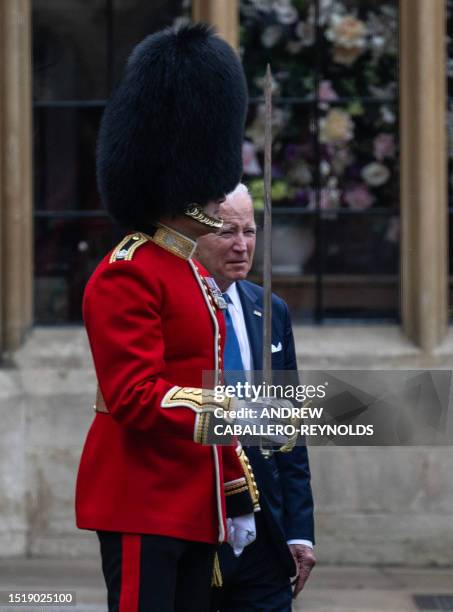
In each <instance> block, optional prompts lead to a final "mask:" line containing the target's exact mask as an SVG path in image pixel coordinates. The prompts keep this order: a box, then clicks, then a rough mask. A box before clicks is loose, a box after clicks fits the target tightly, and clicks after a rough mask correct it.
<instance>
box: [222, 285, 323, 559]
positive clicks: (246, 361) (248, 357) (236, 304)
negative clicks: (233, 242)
mask: <svg viewBox="0 0 453 612" xmlns="http://www.w3.org/2000/svg"><path fill="white" fill-rule="evenodd" d="M226 293H228V295H229V297H230V299H231V303H228V312H229V313H230V316H231V321H232V323H233V327H234V331H235V332H236V336H237V339H238V342H239V349H240V351H241V359H242V365H243V366H244V370H245V372H246V378H247V379H249V378H250V374H249V372H250V371H251V370H253V363H252V353H251V351H250V342H249V337H248V334H247V328H246V326H245V318H244V311H243V309H242V304H241V298H240V297H239V293H238V288H237V286H236V283H233V284H232V285H230V286H229V287H228V289H227V290H226ZM249 382H250V381H249ZM289 544H304V545H305V546H309V547H310V548H313V542H311V541H310V540H288V545H289Z"/></svg>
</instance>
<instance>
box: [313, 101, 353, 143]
mask: <svg viewBox="0 0 453 612" xmlns="http://www.w3.org/2000/svg"><path fill="white" fill-rule="evenodd" d="M319 127H320V136H319V140H320V141H321V142H324V143H328V144H339V143H342V142H347V141H348V140H351V139H352V138H353V136H354V122H353V121H352V119H351V117H350V116H349V115H348V113H345V112H344V111H342V110H341V109H339V108H332V109H331V110H330V111H329V112H328V113H327V115H326V116H325V117H324V118H323V119H321V120H320V122H319Z"/></svg>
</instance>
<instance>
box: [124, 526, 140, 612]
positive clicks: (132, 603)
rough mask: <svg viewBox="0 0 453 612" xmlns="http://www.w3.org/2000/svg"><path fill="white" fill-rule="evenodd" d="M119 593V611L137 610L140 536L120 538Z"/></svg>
mask: <svg viewBox="0 0 453 612" xmlns="http://www.w3.org/2000/svg"><path fill="white" fill-rule="evenodd" d="M121 548H122V555H121V594H120V607H119V612H138V597H139V590H140V550H141V536H140V535H128V534H123V536H122V538H121Z"/></svg>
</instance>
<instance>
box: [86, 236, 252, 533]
mask: <svg viewBox="0 0 453 612" xmlns="http://www.w3.org/2000/svg"><path fill="white" fill-rule="evenodd" d="M136 236H138V237H139V238H140V240H141V241H142V242H144V235H142V234H136V235H135V236H134V239H135V240H138V239H139V238H137V237H136ZM137 244H138V243H137ZM115 253H116V254H117V255H118V253H119V255H118V258H117V259H115ZM197 270H198V271H197ZM205 274H206V271H204V270H202V269H201V267H199V266H198V264H195V262H193V260H191V259H185V258H183V257H180V256H178V255H175V254H174V253H173V252H170V251H168V250H166V249H164V248H162V247H161V246H158V245H157V244H155V243H154V242H152V241H151V240H147V241H146V242H144V244H141V245H140V246H139V248H137V249H136V251H135V253H134V254H133V257H132V258H130V259H128V257H127V252H126V250H123V251H121V250H118V249H117V250H116V251H114V252H113V255H112V256H111V257H110V256H109V255H108V256H106V257H105V258H104V259H103V261H102V262H101V263H100V264H99V266H98V267H97V269H96V270H95V271H94V273H93V275H92V276H91V278H90V280H89V282H88V284H87V287H86V290H85V296H84V303H83V314H84V320H85V325H86V329H87V333H88V337H89V341H90V346H91V351H92V354H93V359H94V365H95V368H96V374H97V378H98V382H99V386H100V390H101V392H102V396H103V398H104V400H105V404H106V406H107V408H108V414H102V413H97V414H96V416H95V418H94V421H93V423H92V425H91V428H90V430H89V432H88V435H87V439H86V442H85V446H84V449H83V454H82V458H81V462H80V467H79V474H78V478H77V491H76V515H77V525H78V527H80V528H82V529H95V530H107V531H119V532H125V533H152V534H158V535H167V536H173V537H178V538H183V539H188V540H195V541H201V542H211V543H215V542H218V541H223V539H224V538H225V533H226V522H225V497H224V490H223V487H224V482H225V481H228V482H231V481H235V480H236V479H238V478H242V477H243V476H244V473H243V470H242V467H241V464H240V462H239V459H238V457H237V456H236V451H235V450H234V449H233V448H232V447H215V446H205V445H202V444H198V443H196V442H195V441H194V430H195V425H196V423H195V421H196V416H197V415H196V413H195V412H194V411H193V410H191V409H190V408H187V407H179V406H177V407H174V408H163V407H162V406H161V401H162V398H163V397H164V395H165V394H166V393H167V392H168V391H169V390H170V389H171V388H172V387H173V386H174V385H178V386H184V387H202V386H203V380H202V373H203V370H206V371H207V370H211V371H212V370H216V369H218V368H219V360H220V355H221V354H222V350H223V338H224V336H225V334H224V319H223V315H222V314H221V311H219V310H218V309H216V308H213V307H212V304H211V303H210V300H209V299H208V292H207V291H206V290H205V288H204V286H203V283H202V281H201V276H200V275H205Z"/></svg>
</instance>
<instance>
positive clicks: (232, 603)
mask: <svg viewBox="0 0 453 612" xmlns="http://www.w3.org/2000/svg"><path fill="white" fill-rule="evenodd" d="M255 519H256V526H257V539H256V540H255V542H253V544H250V546H247V547H246V548H245V549H244V551H243V553H242V554H241V555H240V557H235V556H234V553H233V549H232V548H231V546H230V545H229V544H223V545H222V578H223V588H222V589H213V594H212V604H211V612H217V610H220V611H221V612H291V601H292V590H291V585H290V581H289V578H288V574H287V572H285V570H284V568H282V566H281V564H280V563H279V558H278V556H277V555H275V552H274V551H273V549H272V545H271V543H270V542H269V538H268V535H267V529H266V526H265V524H264V519H263V517H262V515H261V512H258V513H257V514H255Z"/></svg>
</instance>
